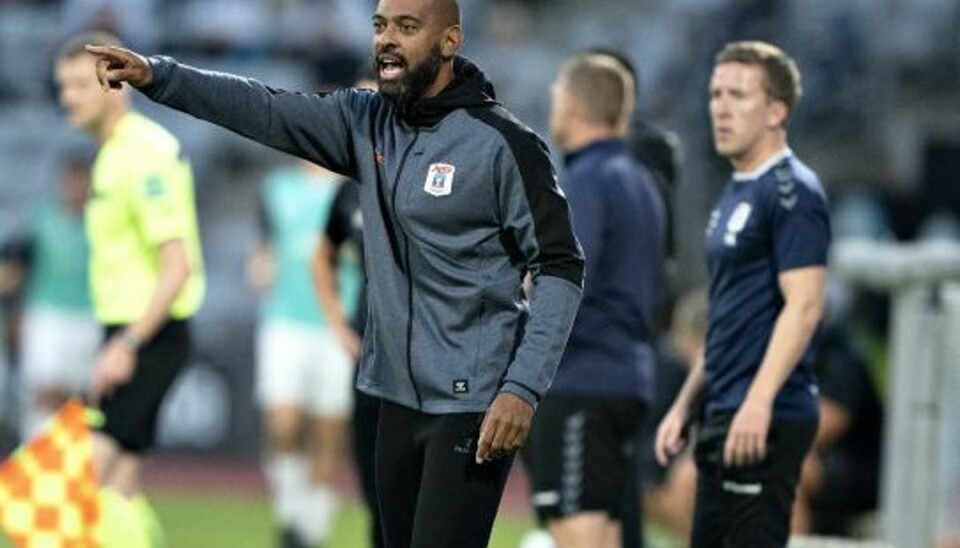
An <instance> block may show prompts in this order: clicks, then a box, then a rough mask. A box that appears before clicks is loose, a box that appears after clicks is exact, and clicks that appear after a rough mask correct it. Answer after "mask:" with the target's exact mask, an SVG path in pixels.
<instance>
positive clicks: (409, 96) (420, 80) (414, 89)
mask: <svg viewBox="0 0 960 548" xmlns="http://www.w3.org/2000/svg"><path fill="white" fill-rule="evenodd" d="M442 64H443V54H442V53H441V52H440V44H436V45H434V46H433V47H432V48H431V49H430V52H429V53H428V54H427V58H426V59H424V60H423V61H422V62H421V63H420V64H419V65H417V66H416V67H410V66H409V65H408V66H407V72H406V74H404V75H403V78H401V79H400V81H399V82H386V81H384V80H382V79H381V76H380V72H379V71H377V85H378V86H379V88H380V94H381V95H383V96H384V97H386V98H387V99H389V100H390V101H391V102H393V104H394V106H396V107H397V109H398V110H399V111H400V112H409V111H410V108H411V107H412V106H413V104H414V103H416V102H417V101H419V100H420V99H422V98H423V95H424V94H425V93H426V92H427V88H429V87H430V86H431V85H432V84H433V83H434V82H435V81H436V79H437V75H438V74H440V66H441V65H442Z"/></svg>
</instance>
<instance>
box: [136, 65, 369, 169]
mask: <svg viewBox="0 0 960 548" xmlns="http://www.w3.org/2000/svg"><path fill="white" fill-rule="evenodd" d="M149 62H150V64H151V66H152V67H153V80H152V81H151V83H150V85H148V86H145V87H143V88H141V89H140V91H141V92H143V94H144V95H146V96H147V97H149V98H150V99H151V100H153V101H156V102H158V103H161V104H164V105H166V106H169V107H171V108H174V109H176V110H179V111H182V112H185V113H187V114H190V115H191V116H194V117H196V118H199V119H201V120H206V121H208V122H212V123H214V124H216V125H218V126H222V127H224V128H227V129H229V130H231V131H234V132H236V133H238V134H240V135H243V136H244V137H248V138H250V139H252V140H254V141H257V142H259V143H262V144H264V145H266V146H269V147H272V148H275V149H277V150H281V151H283V152H287V153H289V154H293V155H295V156H299V157H301V158H304V159H306V160H310V161H312V162H315V163H317V164H320V165H322V166H324V167H327V168H329V169H331V170H333V171H336V172H338V173H341V174H343V175H346V176H349V177H353V176H355V168H354V164H355V162H354V159H353V157H352V156H353V154H352V151H353V147H352V144H351V138H352V136H351V129H352V128H351V125H350V119H349V110H350V108H351V103H352V102H354V101H358V100H359V99H360V96H361V95H362V92H358V91H356V90H345V91H340V92H334V93H329V94H321V93H296V92H289V91H284V90H279V89H274V88H270V87H268V86H266V85H264V84H262V83H260V82H258V81H256V80H252V79H249V78H242V77H240V76H235V75H232V74H226V73H222V72H213V71H207V70H200V69H196V68H193V67H189V66H186V65H182V64H180V63H177V62H176V61H175V60H174V59H172V58H169V57H150V58H149Z"/></svg>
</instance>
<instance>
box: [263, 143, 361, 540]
mask: <svg viewBox="0 0 960 548" xmlns="http://www.w3.org/2000/svg"><path fill="white" fill-rule="evenodd" d="M339 184H340V176H338V175H337V174H335V173H333V172H331V171H328V170H326V169H324V168H322V167H319V166H317V165H315V164H311V163H308V162H301V163H300V164H299V166H298V167H297V168H295V169H290V168H284V169H280V170H278V171H275V172H273V173H271V174H270V175H269V176H268V177H267V179H266V181H265V182H264V184H263V188H262V192H261V196H260V215H259V219H260V240H259V242H258V244H257V246H256V248H255V250H254V253H253V254H252V255H251V261H250V272H249V274H250V278H251V282H252V284H253V285H254V287H256V288H257V289H258V290H259V291H260V292H261V293H262V294H263V301H262V305H261V311H260V325H259V328H258V334H257V374H256V396H257V401H258V403H259V404H260V405H261V407H262V408H263V411H264V419H265V427H266V437H267V448H266V453H267V454H266V458H265V462H264V464H265V472H266V476H267V478H268V479H269V481H270V486H271V491H272V492H273V502H274V511H275V513H276V515H277V519H278V521H279V522H280V524H281V529H282V533H283V536H282V539H281V545H282V546H284V548H287V547H299V546H315V545H317V544H318V543H322V542H324V541H325V540H326V538H327V536H328V534H329V532H330V523H331V519H332V517H333V514H334V510H335V509H336V506H337V497H336V494H335V492H334V489H333V484H334V481H335V480H336V478H337V476H338V475H339V469H340V465H341V460H342V457H343V455H344V453H345V452H346V447H347V443H346V440H347V421H348V419H349V417H350V410H351V406H352V396H353V389H352V387H351V385H352V380H353V373H354V366H353V363H354V362H353V360H352V359H351V358H350V357H349V356H348V354H347V353H346V351H345V349H344V348H343V347H342V346H341V344H340V342H339V340H338V338H337V335H336V332H335V331H334V330H333V329H332V328H331V326H330V322H329V320H328V318H327V317H326V315H325V314H324V312H323V310H322V309H321V308H320V306H319V303H318V300H317V295H316V293H315V289H314V284H313V280H312V270H311V261H312V259H313V253H314V250H315V249H316V246H317V244H318V241H319V239H320V233H321V231H322V230H323V229H324V227H325V226H326V224H327V219H328V218H329V214H330V209H331V206H332V203H333V198H334V195H335V194H336V192H337V188H338V186H339ZM343 274H345V275H343V276H341V277H340V279H339V283H340V284H341V285H342V286H344V291H346V292H347V293H348V294H356V292H357V291H358V289H359V276H358V273H357V272H354V275H353V276H350V275H348V273H346V272H343ZM355 301H356V299H355V298H351V297H349V296H348V297H347V298H346V299H345V300H344V301H343V302H344V303H345V304H346V305H347V306H348V309H347V310H345V311H344V313H345V314H347V315H349V314H350V312H351V310H350V309H349V308H352V305H353V304H354V303H355Z"/></svg>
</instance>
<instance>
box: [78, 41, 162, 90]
mask: <svg viewBox="0 0 960 548" xmlns="http://www.w3.org/2000/svg"><path fill="white" fill-rule="evenodd" d="M87 51H88V52H90V53H92V54H93V55H94V56H95V57H96V58H97V80H99V81H100V85H102V86H103V89H104V90H107V89H111V88H112V89H120V85H121V84H122V83H123V82H127V83H128V84H130V85H131V86H133V87H135V88H142V87H144V86H146V85H149V84H150V82H151V81H152V80H153V69H152V67H151V66H150V62H149V61H147V58H146V57H144V56H142V55H140V54H139V53H136V52H134V51H130V50H128V49H125V48H119V47H115V46H89V45H88V46H87Z"/></svg>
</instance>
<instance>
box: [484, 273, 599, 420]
mask: <svg viewBox="0 0 960 548" xmlns="http://www.w3.org/2000/svg"><path fill="white" fill-rule="evenodd" d="M580 293H581V292H580V288H579V287H577V286H575V285H573V284H572V283H570V282H568V281H567V280H565V279H563V278H558V277H556V276H540V277H538V278H535V282H534V290H533V296H532V297H531V299H530V320H529V321H528V322H527V326H526V331H525V333H524V337H523V342H522V343H521V344H520V348H518V349H517V353H516V355H515V356H514V359H513V363H511V364H510V367H509V368H508V369H507V376H506V377H505V378H504V384H503V386H502V387H501V391H503V392H510V393H512V394H515V395H517V396H520V397H521V398H523V399H524V400H526V401H527V402H528V403H530V404H531V405H533V406H534V407H536V404H537V401H538V400H539V399H540V398H541V397H542V396H543V395H544V394H545V393H546V392H547V389H548V388H550V383H552V382H553V377H554V375H555V374H556V373H557V366H558V365H559V364H560V357H561V356H562V355H563V349H564V348H565V347H566V344H567V337H569V336H570V329H571V328H572V327H573V320H574V318H575V317H576V315H577V309H578V308H579V306H580ZM515 385H519V387H520V388H522V389H523V390H518V388H517V386H515Z"/></svg>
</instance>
